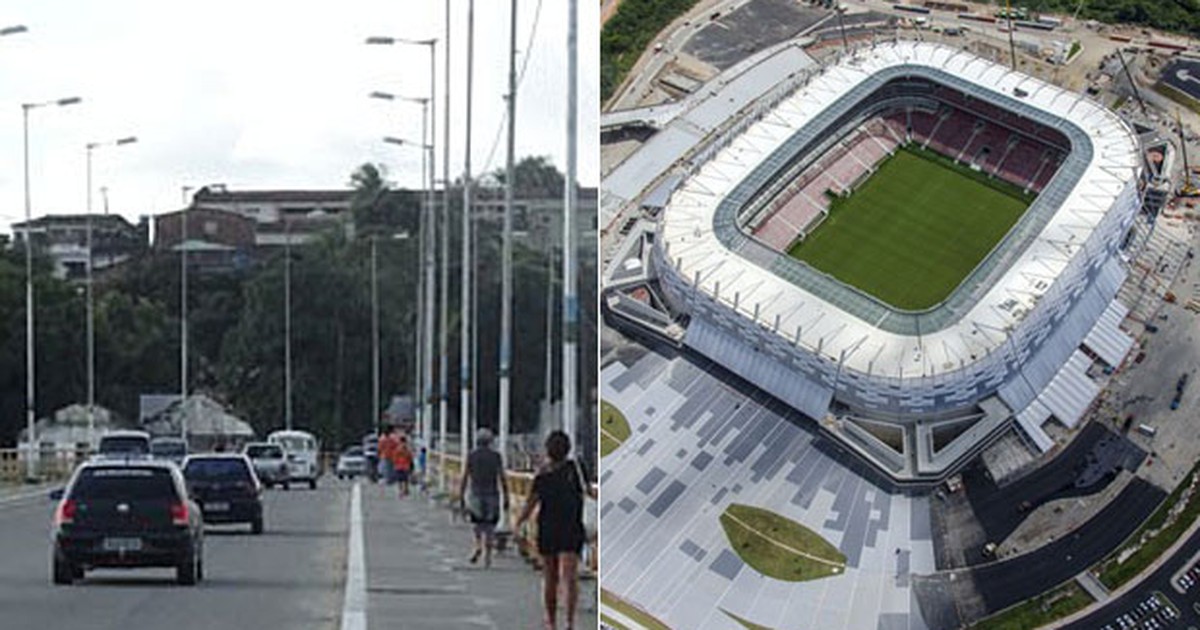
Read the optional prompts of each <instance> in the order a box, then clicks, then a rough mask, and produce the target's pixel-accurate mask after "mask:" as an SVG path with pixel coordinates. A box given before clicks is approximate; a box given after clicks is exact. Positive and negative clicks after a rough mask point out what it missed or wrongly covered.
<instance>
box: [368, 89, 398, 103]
mask: <svg viewBox="0 0 1200 630" xmlns="http://www.w3.org/2000/svg"><path fill="white" fill-rule="evenodd" d="M370 98H377V99H381V100H384V101H394V100H396V95H395V94H389V93H387V92H380V91H378V90H377V91H375V92H371V94H370Z"/></svg>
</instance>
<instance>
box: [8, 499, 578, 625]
mask: <svg viewBox="0 0 1200 630" xmlns="http://www.w3.org/2000/svg"><path fill="white" fill-rule="evenodd" d="M352 487H353V484H352V483H350V482H338V481H336V480H332V479H329V478H328V477H326V478H325V479H323V480H322V484H321V485H320V486H319V487H318V489H317V490H316V491H310V490H307V489H292V490H290V491H283V490H269V491H266V493H265V495H264V496H265V510H266V532H265V533H264V534H263V535H261V536H253V535H251V534H249V533H248V531H247V528H246V527H240V526H228V527H227V526H221V527H210V528H209V529H208V531H207V533H206V538H205V550H204V553H205V556H204V570H205V579H204V581H203V582H201V583H200V584H199V585H198V586H195V587H185V586H178V585H176V584H175V579H174V571H173V570H170V569H137V570H132V571H124V570H97V571H93V572H89V573H88V575H87V578H86V579H85V580H84V581H82V582H77V583H76V584H74V585H72V586H65V587H64V586H58V587H56V586H52V585H51V584H50V576H49V560H50V555H49V554H50V551H49V550H50V546H49V535H50V518H51V513H52V511H53V508H54V505H53V503H52V502H51V501H50V500H49V499H48V498H47V499H45V500H41V499H37V500H30V501H24V502H19V503H15V504H0V534H2V535H0V557H2V558H3V559H4V561H3V562H0V611H3V621H2V622H0V627H3V628H21V629H25V628H55V629H56V630H73V629H76V628H78V629H80V630H83V629H87V630H126V629H129V628H169V629H170V630H193V629H196V630H199V629H202V628H203V629H211V628H287V629H289V630H293V629H297V630H302V629H309V628H311V629H315V630H332V629H336V628H339V627H341V624H342V619H343V605H344V603H345V602H346V600H347V598H346V596H345V591H346V588H347V584H348V583H350V584H353V583H354V582H355V581H354V580H349V581H348V580H347V555H348V553H347V549H348V542H349V540H350V533H351V529H352V528H353V525H352V523H355V522H357V523H360V524H361V525H360V527H361V529H360V530H359V531H360V534H361V536H362V540H363V548H364V550H365V554H364V562H363V565H364V566H363V568H362V571H361V573H360V578H361V580H360V582H359V583H360V584H361V585H362V590H363V591H365V592H364V593H363V597H364V598H365V600H366V602H367V604H366V627H365V628H363V629H362V630H383V629H384V628H396V627H401V628H405V630H434V629H446V628H532V627H540V625H539V622H540V612H539V611H540V605H541V600H540V583H539V576H538V574H537V572H535V571H533V570H532V569H531V568H530V567H529V565H528V564H526V563H525V562H524V560H522V559H520V558H519V557H517V555H516V554H515V553H513V552H511V551H509V552H508V553H506V554H504V555H502V556H500V557H498V558H497V559H496V561H495V564H494V565H493V567H492V568H491V569H487V570H485V569H483V568H481V567H476V566H471V565H469V564H467V562H466V556H467V552H468V551H469V541H470V530H469V526H468V525H466V524H463V523H461V522H456V521H453V520H451V518H450V513H449V511H448V510H446V509H444V508H443V507H441V506H439V505H438V504H436V503H434V502H433V501H431V500H429V499H426V498H424V497H410V498H407V499H403V500H401V499H398V498H397V497H396V495H395V493H394V491H393V490H392V489H390V488H383V487H380V486H371V485H369V484H364V485H363V486H362V488H361V498H362V500H361V512H360V517H359V518H356V519H355V518H352V517H351V500H350V497H351V493H352ZM351 588H353V587H351ZM580 590H581V596H583V597H584V598H585V599H584V602H585V603H584V604H581V612H580V615H579V616H578V617H577V624H578V627H581V628H587V627H595V625H596V613H595V610H596V605H595V603H594V602H595V594H596V587H595V582H594V581H585V582H583V584H582V586H581V589H580ZM587 598H590V601H589V599H587Z"/></svg>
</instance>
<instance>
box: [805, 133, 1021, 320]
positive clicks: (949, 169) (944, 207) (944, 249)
mask: <svg viewBox="0 0 1200 630" xmlns="http://www.w3.org/2000/svg"><path fill="white" fill-rule="evenodd" d="M1032 200H1033V196H1032V195H1025V194H1023V193H1022V192H1021V190H1020V189H1019V188H1017V187H1016V186H1013V185H1011V184H1008V183H1006V182H1003V181H1000V180H990V179H988V177H987V176H986V175H984V174H982V173H977V172H975V171H972V170H971V169H969V168H967V167H965V166H961V165H955V164H954V163H953V160H950V159H948V158H945V157H942V156H940V155H937V154H935V153H933V152H932V151H926V150H922V149H919V148H915V147H912V148H904V149H901V150H899V151H897V152H896V154H895V155H893V156H892V157H890V158H887V159H885V160H884V161H883V162H882V163H881V164H880V165H879V168H878V170H877V171H876V172H875V174H873V175H871V176H870V178H868V179H867V181H866V182H865V183H863V184H862V185H861V186H860V187H859V188H858V189H857V190H855V191H854V192H853V193H851V195H850V196H849V197H845V198H837V199H834V200H833V202H832V204H831V210H830V214H829V217H828V218H827V219H826V220H825V222H824V223H823V224H822V225H820V226H819V227H818V228H817V229H816V230H815V231H814V232H813V233H812V234H811V235H809V236H808V238H806V239H805V240H804V241H801V242H800V243H797V244H796V245H795V246H794V247H793V248H792V250H791V251H790V252H789V253H790V254H791V255H792V256H793V257H795V258H798V259H800V260H802V261H804V262H806V263H808V264H810V265H812V266H813V267H814V268H816V269H819V270H821V271H824V272H825V273H828V274H830V275H832V276H833V277H835V278H837V279H838V280H841V281H842V282H845V283H846V284H849V285H851V286H854V287H857V288H858V289H860V290H862V291H865V292H866V293H869V294H871V295H873V296H875V297H877V298H879V299H880V300H882V301H884V302H886V303H888V304H890V305H892V306H894V307H896V308H900V309H904V310H924V309H927V308H930V307H932V306H935V305H937V304H938V303H939V302H941V301H942V300H944V299H945V298H946V297H947V296H949V295H950V293H951V292H953V291H954V289H955V288H956V287H957V286H958V285H959V284H960V283H961V282H962V280H963V278H965V277H966V276H967V275H968V274H969V273H971V270H972V269H974V268H975V267H976V266H977V265H978V264H979V263H980V261H982V260H983V258H984V257H985V256H987V254H988V252H990V251H991V250H992V248H993V247H994V246H995V245H996V243H997V242H999V241H1000V239H1001V238H1003V237H1004V235H1005V234H1006V233H1007V232H1008V230H1009V228H1011V227H1012V226H1013V224H1014V223H1016V222H1017V219H1019V218H1020V217H1021V215H1022V214H1023V213H1024V212H1025V209H1026V208H1028V207H1029V204H1030V203H1031V202H1032Z"/></svg>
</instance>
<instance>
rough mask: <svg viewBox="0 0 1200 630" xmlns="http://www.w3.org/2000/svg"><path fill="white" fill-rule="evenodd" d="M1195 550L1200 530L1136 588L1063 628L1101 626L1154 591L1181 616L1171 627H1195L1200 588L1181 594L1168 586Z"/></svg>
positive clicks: (1079, 629)
mask: <svg viewBox="0 0 1200 630" xmlns="http://www.w3.org/2000/svg"><path fill="white" fill-rule="evenodd" d="M1198 553H1200V530H1198V531H1197V532H1196V533H1194V534H1192V536H1191V538H1189V539H1188V541H1187V542H1186V543H1184V544H1183V546H1181V547H1180V548H1179V550H1178V551H1176V552H1175V554H1174V555H1172V556H1171V558H1170V559H1169V560H1167V561H1165V562H1163V564H1162V565H1161V566H1159V568H1158V569H1157V570H1156V571H1155V572H1154V573H1152V574H1150V576H1149V577H1148V578H1146V579H1145V580H1143V581H1142V582H1141V583H1140V584H1138V586H1137V588H1135V589H1133V590H1131V591H1129V592H1128V593H1125V594H1124V595H1122V596H1121V597H1118V598H1116V599H1113V600H1112V601H1110V602H1109V603H1108V604H1107V605H1106V606H1104V607H1103V608H1101V609H1099V610H1097V611H1095V612H1093V613H1092V614H1090V615H1088V616H1087V617H1084V618H1083V619H1080V620H1078V621H1076V622H1074V623H1072V624H1071V625H1068V626H1066V628H1068V629H1069V630H1092V629H1094V628H1100V627H1103V626H1104V625H1105V624H1107V623H1109V622H1112V621H1113V620H1115V619H1116V618H1117V616H1118V615H1120V614H1122V613H1125V612H1128V611H1129V610H1130V609H1132V608H1134V607H1135V606H1137V604H1138V603H1139V602H1141V601H1144V600H1145V599H1146V598H1148V597H1150V595H1151V594H1152V593H1154V592H1156V591H1157V592H1159V593H1162V594H1163V595H1165V596H1166V598H1167V599H1169V600H1170V601H1171V603H1172V604H1173V605H1174V606H1175V608H1176V609H1177V610H1179V612H1180V613H1181V618H1180V619H1179V620H1178V621H1176V622H1175V623H1174V624H1172V625H1171V626H1170V627H1172V628H1195V627H1197V626H1198V625H1200V614H1197V608H1196V606H1197V605H1198V604H1200V590H1197V589H1196V587H1192V590H1191V592H1189V593H1187V594H1180V593H1179V591H1178V590H1176V589H1175V588H1174V587H1173V586H1172V585H1171V577H1172V576H1173V575H1175V574H1176V573H1178V572H1179V571H1180V569H1182V568H1183V567H1184V565H1185V564H1186V563H1188V562H1189V561H1191V560H1192V559H1193V558H1195V557H1196V554H1198ZM1114 627H1115V625H1114Z"/></svg>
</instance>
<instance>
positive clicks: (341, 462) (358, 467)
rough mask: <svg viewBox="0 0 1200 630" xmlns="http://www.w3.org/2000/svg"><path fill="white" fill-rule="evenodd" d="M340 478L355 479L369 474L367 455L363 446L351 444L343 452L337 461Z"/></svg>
mask: <svg viewBox="0 0 1200 630" xmlns="http://www.w3.org/2000/svg"><path fill="white" fill-rule="evenodd" d="M336 472H337V477H338V479H353V478H355V477H358V476H361V475H365V474H367V455H366V453H365V452H364V451H363V447H361V446H351V447H350V448H348V449H346V450H345V451H343V452H342V454H341V456H339V457H338V461H337V468H336Z"/></svg>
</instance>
